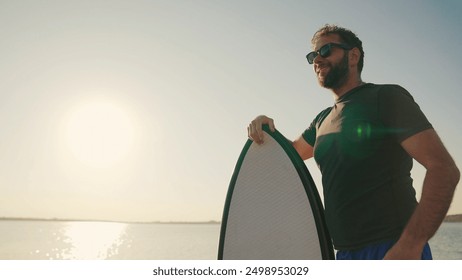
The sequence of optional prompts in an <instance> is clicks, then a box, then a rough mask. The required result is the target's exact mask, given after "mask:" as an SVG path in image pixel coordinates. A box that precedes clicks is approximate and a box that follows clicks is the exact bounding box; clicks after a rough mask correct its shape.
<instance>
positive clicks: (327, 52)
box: [306, 43, 352, 64]
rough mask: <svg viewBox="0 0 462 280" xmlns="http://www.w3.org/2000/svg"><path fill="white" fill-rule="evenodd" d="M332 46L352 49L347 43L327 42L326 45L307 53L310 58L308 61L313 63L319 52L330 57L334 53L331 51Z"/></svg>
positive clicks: (322, 55) (307, 57)
mask: <svg viewBox="0 0 462 280" xmlns="http://www.w3.org/2000/svg"><path fill="white" fill-rule="evenodd" d="M332 47H337V48H341V49H344V50H348V51H349V50H351V49H352V47H350V46H348V45H345V44H337V43H329V44H325V45H324V46H322V47H320V48H319V50H317V51H314V52H310V53H309V54H307V55H306V59H307V60H308V63H309V64H313V62H314V59H315V58H316V57H317V56H318V54H319V55H320V56H321V57H328V56H329V55H331V53H332V52H331V49H332Z"/></svg>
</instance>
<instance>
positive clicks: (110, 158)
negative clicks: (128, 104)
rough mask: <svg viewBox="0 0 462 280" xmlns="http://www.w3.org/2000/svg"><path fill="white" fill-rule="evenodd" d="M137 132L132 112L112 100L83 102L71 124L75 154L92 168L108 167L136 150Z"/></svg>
mask: <svg viewBox="0 0 462 280" xmlns="http://www.w3.org/2000/svg"><path fill="white" fill-rule="evenodd" d="M133 133H134V131H133V124H132V122H131V119H130V117H129V115H128V113H127V112H126V111H124V110H123V109H122V108H121V107H120V106H117V105H116V104H114V103H111V102H104V101H96V102H91V103H87V104H85V105H81V106H80V107H78V108H77V109H75V110H74V111H73V112H72V113H71V115H70V118H69V120H68V123H67V142H68V145H69V148H70V150H71V152H72V154H73V155H74V156H75V157H76V158H77V159H78V160H79V161H81V162H82V163H84V164H86V165H89V166H92V167H108V166H111V165H113V164H115V163H117V162H119V161H120V160H121V159H123V158H124V157H125V156H126V155H127V154H128V153H129V152H130V150H131V149H132V146H133Z"/></svg>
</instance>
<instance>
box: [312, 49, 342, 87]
mask: <svg viewBox="0 0 462 280" xmlns="http://www.w3.org/2000/svg"><path fill="white" fill-rule="evenodd" d="M348 62H349V60H348V55H346V54H344V55H343V58H342V60H341V61H340V62H339V63H338V64H336V65H333V66H332V65H331V69H330V71H329V72H328V73H327V75H326V76H325V77H324V79H319V77H318V81H319V84H320V85H321V86H322V87H325V88H328V89H336V88H340V87H341V86H343V85H344V84H345V82H346V81H347V79H348V71H349V70H348V64H349V63H348Z"/></svg>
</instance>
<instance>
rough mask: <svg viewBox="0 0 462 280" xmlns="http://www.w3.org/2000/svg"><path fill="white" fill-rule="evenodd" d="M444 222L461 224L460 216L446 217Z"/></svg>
mask: <svg viewBox="0 0 462 280" xmlns="http://www.w3.org/2000/svg"><path fill="white" fill-rule="evenodd" d="M444 221H445V222H448V223H460V222H462V214H457V215H447V216H446V218H445V219H444Z"/></svg>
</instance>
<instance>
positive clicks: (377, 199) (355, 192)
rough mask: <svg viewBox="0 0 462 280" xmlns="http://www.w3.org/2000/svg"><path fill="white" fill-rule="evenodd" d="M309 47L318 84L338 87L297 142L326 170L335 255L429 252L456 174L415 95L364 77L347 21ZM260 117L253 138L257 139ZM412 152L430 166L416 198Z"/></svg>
mask: <svg viewBox="0 0 462 280" xmlns="http://www.w3.org/2000/svg"><path fill="white" fill-rule="evenodd" d="M312 44H313V48H314V51H313V52H311V53H309V54H308V55H307V59H308V62H309V63H310V64H313V66H314V71H315V73H316V76H317V78H318V82H319V84H320V85H321V86H322V87H325V88H328V89H330V90H331V91H332V93H333V95H334V101H335V104H334V105H333V106H332V107H330V108H327V109H325V110H323V111H322V112H321V113H320V114H318V116H316V118H315V119H314V121H313V122H312V123H311V125H310V126H309V127H308V129H306V130H305V132H304V133H303V134H302V135H301V136H300V137H299V138H298V139H296V140H295V141H293V146H294V147H295V149H296V150H297V152H298V153H299V154H300V156H301V157H302V159H304V160H306V159H309V158H311V157H313V156H314V158H315V160H316V162H317V164H318V166H319V168H320V170H321V173H322V182H323V192H324V205H325V216H326V222H327V225H328V228H329V232H330V234H331V236H332V240H333V243H334V246H335V248H336V249H337V250H338V252H337V259H383V258H384V259H431V258H432V257H431V251H430V248H429V246H428V240H429V239H430V238H431V237H432V236H433V235H434V234H435V232H436V230H437V229H438V227H439V226H440V225H441V223H442V221H443V219H444V217H445V215H446V213H447V211H448V209H449V206H450V204H451V201H452V197H453V194H454V190H455V187H456V185H457V183H458V181H459V178H460V173H459V170H458V168H457V167H456V165H455V163H454V161H453V159H452V158H451V156H450V155H449V153H448V151H447V150H446V149H445V147H444V146H443V144H442V142H441V140H440V139H439V137H438V135H437V134H436V132H435V130H434V129H433V128H432V125H431V124H430V123H429V121H428V120H427V118H426V117H425V115H424V114H423V113H422V112H421V110H420V108H419V106H418V105H417V104H416V103H415V102H414V100H413V98H412V96H411V95H410V94H409V93H408V92H407V91H406V90H405V89H403V88H402V87H400V86H397V85H375V84H370V83H369V84H368V83H364V82H363V81H362V80H361V71H362V68H363V61H364V51H363V48H362V42H361V41H360V40H359V39H358V37H357V36H356V35H355V34H354V33H353V32H351V31H350V30H348V29H344V28H341V27H338V26H333V25H326V26H324V27H323V28H321V29H320V30H318V31H317V32H316V33H315V35H314V36H313V39H312ZM264 124H267V125H269V127H270V129H271V130H274V129H275V126H274V121H273V120H272V119H271V118H269V117H266V116H258V117H257V118H256V119H255V120H253V121H252V122H251V124H250V125H249V126H248V135H249V138H251V139H253V140H254V141H255V142H257V143H259V144H262V143H263V141H264V139H263V134H262V125H264ZM412 159H415V160H416V161H418V162H419V163H420V164H422V165H423V166H424V167H425V168H426V176H425V180H424V183H423V189H422V196H421V199H420V202H419V203H417V201H416V199H415V190H414V188H413V186H412V178H411V177H410V170H411V168H412Z"/></svg>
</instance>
